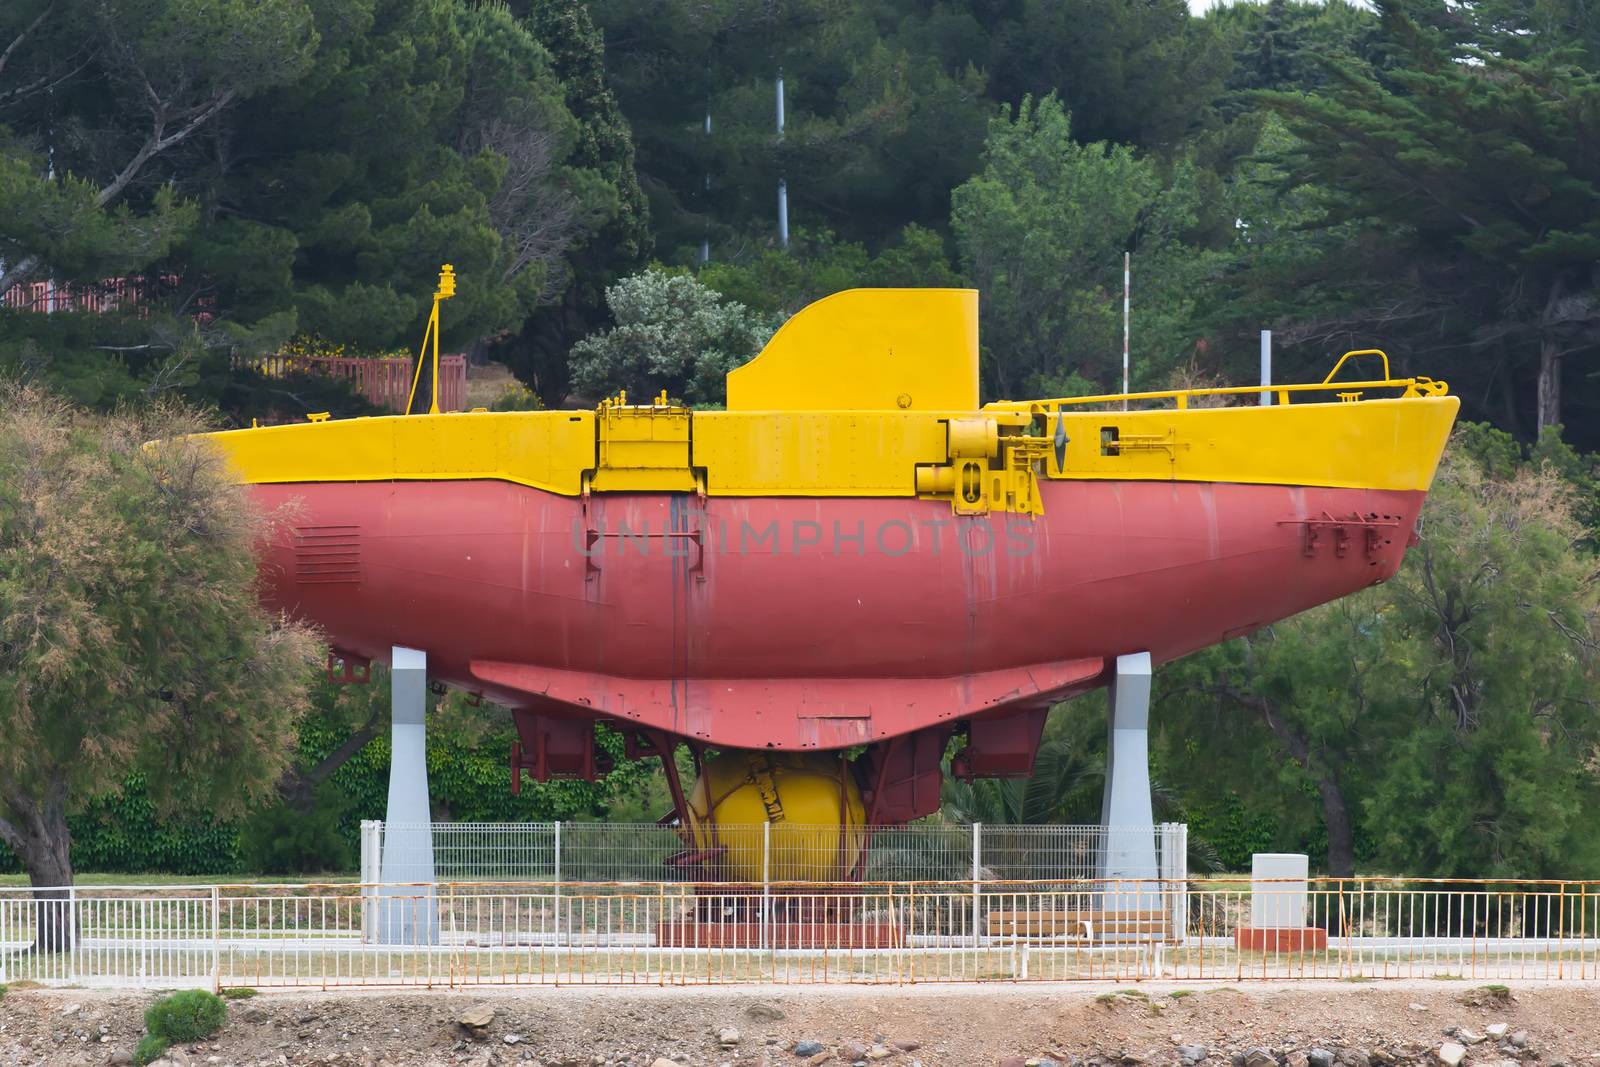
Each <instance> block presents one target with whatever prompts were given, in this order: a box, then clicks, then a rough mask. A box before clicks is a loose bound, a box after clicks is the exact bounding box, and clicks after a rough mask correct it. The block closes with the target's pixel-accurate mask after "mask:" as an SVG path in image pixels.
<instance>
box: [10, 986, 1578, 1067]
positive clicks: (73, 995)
mask: <svg viewBox="0 0 1600 1067" xmlns="http://www.w3.org/2000/svg"><path fill="white" fill-rule="evenodd" d="M157 995H158V994H157V993H155V992H149V993H133V992H94V991H86V990H81V989H73V990H45V989H15V988H13V989H12V990H10V991H9V992H8V993H7V994H6V995H5V997H4V999H3V1000H0V1065H6V1067H10V1065H29V1067H33V1065H51V1067H53V1065H58V1064H59V1065H66V1064H72V1065H78V1064H85V1065H99V1064H117V1063H125V1062H127V1058H126V1057H127V1054H128V1053H129V1052H130V1051H131V1050H132V1048H133V1046H134V1044H135V1042H136V1041H137V1040H138V1038H139V1036H140V1035H141V1033H142V1031H143V1023H142V1014H143V1011H144V1009H145V1007H146V1006H147V1005H148V1004H149V1003H150V1002H151V1001H153V1000H154V999H156V997H157ZM484 1008H489V1009H493V1013H494V1017H493V1020H492V1021H491V1022H489V1024H488V1026H487V1027H485V1028H484V1029H482V1030H481V1031H477V1032H473V1031H469V1030H467V1029H465V1028H464V1027H463V1026H462V1025H461V1023H460V1020H461V1019H462V1017H463V1016H464V1015H469V1014H470V1013H471V1012H472V1011H473V1010H474V1009H484ZM1497 1023H1504V1024H1505V1029H1504V1031H1503V1033H1502V1032H1500V1031H1499V1028H1498V1027H1495V1026H1494V1024H1497ZM727 1029H732V1030H736V1031H737V1033H736V1034H730V1033H726V1032H723V1031H725V1030H727ZM1490 1034H1499V1036H1489V1035H1490ZM1448 1041H1455V1042H1457V1043H1459V1044H1460V1045H1462V1046H1464V1047H1465V1058H1464V1060H1463V1061H1462V1062H1463V1063H1464V1064H1465V1065H1466V1067H1554V1065H1557V1064H1564V1065H1566V1067H1600V985H1578V984H1570V985H1565V986H1555V985H1517V986H1513V987H1512V988H1511V989H1510V990H1509V991H1507V990H1505V987H1474V986H1471V985H1470V984H1468V983H1456V982H1432V983H1426V984H1423V983H1410V982H1406V983H1399V982H1395V983H1376V982H1374V983H1366V984H1344V983H1331V982H1330V983H1324V984H1316V985H1312V984H1301V985H1287V984H1278V985H1271V986H1268V985H1264V984H1263V985H1255V986H1251V985H1243V986H1236V987H1219V986H1198V987H1194V988H1191V989H1184V988H1179V987H1174V986H1157V985H1144V986H1139V987H1130V986H1120V987H1117V986H1108V987H1093V986H1082V985H1073V986H1030V987H1018V986H986V987H964V988H943V989H941V988H934V987H925V986H919V987H911V988H846V987H831V988H800V989H793V988H790V989H754V988H739V989H655V988H650V989H608V988H596V989H589V988H560V989H533V990H516V989H497V990H496V989H490V990H482V991H478V992H474V993H446V992H439V991H433V992H429V991H425V990H418V991H412V992H406V993H382V992H338V993H319V992H295V993H266V994H262V995H259V996H256V997H252V998H250V999H245V1000H235V1001H233V1002H231V1004H230V1006H229V1018H228V1022H227V1024H226V1025H225V1026H224V1027H223V1029H222V1030H221V1031H220V1032H219V1033H218V1034H216V1035H215V1037H214V1038H213V1039H212V1040H211V1041H209V1042H205V1043H201V1044H196V1045H190V1046H185V1047H183V1048H179V1049H175V1050H174V1051H173V1052H172V1053H169V1056H170V1057H171V1062H172V1063H173V1064H176V1065H179V1067H182V1065H185V1064H187V1065H191V1067H199V1065H201V1064H233V1065H237V1067H246V1065H262V1067H266V1065H272V1064H338V1065H356V1064H359V1065H365V1067H378V1065H392V1067H399V1065H413V1064H414V1065H432V1064H439V1065H454V1064H470V1065H473V1067H490V1065H495V1064H506V1065H510V1064H534V1063H537V1064H541V1065H544V1067H554V1065H561V1067H599V1065H611V1067H622V1065H627V1067H651V1065H652V1064H655V1063H656V1061H657V1060H658V1059H667V1060H670V1061H672V1063H674V1064H683V1065H692V1067H720V1065H724V1064H727V1065H730V1067H740V1065H746V1067H759V1065H763V1064H765V1065H768V1067H780V1065H791V1064H793V1065H797V1067H798V1065H800V1064H821V1063H827V1064H830V1065H838V1064H850V1063H866V1064H869V1065H873V1064H877V1063H883V1064H884V1067H942V1065H966V1064H975V1065H988V1067H1024V1064H1029V1065H1034V1067H1047V1065H1048V1064H1049V1063H1050V1062H1054V1063H1055V1064H1057V1065H1063V1067H1070V1065H1077V1067H1192V1065H1198V1067H1394V1065H1401V1067H1404V1065H1417V1067H1439V1065H1440V1064H1441V1063H1448V1057H1449V1055H1450V1053H1451V1052H1452V1051H1453V1050H1451V1049H1448V1048H1445V1049H1444V1051H1445V1054H1446V1058H1445V1059H1443V1060H1441V1058H1440V1056H1439V1052H1440V1050H1441V1048H1443V1047H1444V1043H1445V1042H1448ZM806 1042H816V1043H818V1044H820V1045H821V1046H822V1052H821V1053H818V1052H816V1051H815V1050H814V1048H813V1047H812V1046H811V1045H809V1044H804V1043H806ZM658 1067H665V1065H658Z"/></svg>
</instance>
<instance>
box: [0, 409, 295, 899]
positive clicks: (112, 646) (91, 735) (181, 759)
mask: <svg viewBox="0 0 1600 1067" xmlns="http://www.w3.org/2000/svg"><path fill="white" fill-rule="evenodd" d="M0 410H4V411H5V419H4V420H3V421H0V730H3V732H4V738H5V744H3V745H0V840H3V841H4V842H5V843H6V844H7V845H8V846H9V847H10V848H11V849H12V850H13V851H14V852H15V853H16V854H17V856H18V858H19V859H20V860H21V861H22V863H23V865H24V867H26V869H27V871H28V873H29V875H30V877H31V878H32V879H33V882H34V884H35V885H45V886H62V885H68V884H70V883H71V880H72V865H71V861H70V857H69V853H68V833H67V816H68V813H69V812H71V811H73V810H81V809H82V807H83V806H84V804H86V803H87V802H88V800H89V798H91V797H92V796H94V795H96V794H97V793H104V792H106V791H107V790H109V789H110V788H112V787H114V786H116V785H119V784H121V783H122V782H123V780H124V779H125V777H126V776H127V775H128V774H129V773H131V772H134V771H140V772H143V773H144V780H143V781H144V787H145V789H146V791H147V793H148V795H149V796H150V797H151V798H152V799H154V800H156V801H157V802H159V803H160V804H162V805H163V806H164V807H166V808H168V809H169V810H171V809H176V808H178V807H179V806H194V805H199V806H203V807H205V808H207V809H209V810H210V811H212V812H215V813H216V814H218V815H222V816H226V815H228V814H239V813H242V812H243V811H245V810H247V809H248V808H249V807H250V806H251V805H252V804H253V803H258V802H260V801H261V800H262V799H264V798H265V797H266V796H268V795H270V793H271V791H272V789H273V787H274V785H275V783H276V782H277V781H278V779H279V777H280V776H281V775H282V773H283V771H284V769H285V766H286V763H287V756H288V750H287V746H286V744H285V741H286V739H287V738H288V736H290V734H291V732H292V730H293V728H294V724H295V722H296V720H297V719H298V718H299V716H300V714H301V713H302V712H303V711H304V710H305V708H306V703H305V692H306V685H307V680H308V672H309V670H310V668H311V667H312V666H313V665H314V664H315V663H316V658H317V652H318V646H317V642H316V639H315V637H314V635H313V634H312V633H311V632H310V631H309V630H308V629H307V628H306V627H304V626H303V625H302V624H300V623H296V622H292V621H289V620H287V619H283V618H280V617H277V616H274V615H270V614H268V613H267V612H265V611H264V610H263V609H262V608H261V607H260V606H259V604H258V603H257V599H256V581H255V579H256V562H255V554H254V552H253V547H254V544H255V542H256V540H257V538H259V537H260V536H261V535H262V533H263V531H264V526H265V523H266V522H267V521H269V517H267V516H263V515H260V514H259V513H258V512H257V511H256V510H255V509H253V508H251V507H250V506H249V504H248V501H247V500H246V497H245V490H244V488H243V487H242V486H239V485H237V484H235V483H234V481H233V479H232V478H231V477H230V476H229V474H228V472H227V471H226V470H225V469H224V467H223V463H222V459H221V457H220V456H219V455H217V454H216V453H215V452H214V451H213V450H210V449H207V448H205V447H204V446H203V445H201V444H200V443H198V442H196V441H194V440H193V439H186V438H185V437H183V436H181V435H183V434H184V433H186V432H189V431H192V430H193V429H195V428H196V427H195V424H194V422H193V420H192V419H188V418H185V417H184V416H183V415H182V413H181V412H176V411H168V410H166V409H163V408H160V407H152V408H150V409H148V410H147V411H146V412H145V414H144V415H143V416H141V417H133V416H129V415H119V416H116V417H106V416H96V415H88V414H82V413H77V412H74V411H73V410H72V409H70V408H68V407H67V405H65V404H64V403H62V402H60V401H58V400H55V399H53V398H50V397H48V396H46V395H44V394H41V393H40V392H38V391H37V390H33V389H30V388H27V387H18V386H14V385H4V386H0ZM157 439H160V440H159V443H150V444H145V443H144V442H155V441H156V440H157Z"/></svg>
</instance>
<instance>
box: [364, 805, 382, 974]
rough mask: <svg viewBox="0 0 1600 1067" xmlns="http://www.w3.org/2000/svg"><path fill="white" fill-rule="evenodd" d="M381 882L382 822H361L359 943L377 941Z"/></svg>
mask: <svg viewBox="0 0 1600 1067" xmlns="http://www.w3.org/2000/svg"><path fill="white" fill-rule="evenodd" d="M381 881H383V822H382V821H381V820H379V819H362V820H361V941H362V943H363V944H366V943H369V942H372V941H375V940H377V936H378V927H377V923H378V909H377V906H376V898H377V894H378V885H377V884H378V883H379V882H381Z"/></svg>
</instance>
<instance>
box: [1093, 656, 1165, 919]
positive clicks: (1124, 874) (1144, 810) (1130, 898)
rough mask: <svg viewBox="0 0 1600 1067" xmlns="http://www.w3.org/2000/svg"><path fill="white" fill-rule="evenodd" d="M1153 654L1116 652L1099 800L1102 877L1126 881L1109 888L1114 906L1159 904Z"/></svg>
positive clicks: (1109, 906) (1152, 906)
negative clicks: (1152, 768)
mask: <svg viewBox="0 0 1600 1067" xmlns="http://www.w3.org/2000/svg"><path fill="white" fill-rule="evenodd" d="M1150 681H1151V666H1150V653H1148V652H1135V653H1132V654H1131V655H1127V656H1118V657H1117V667H1116V674H1115V675H1114V676H1113V678H1112V681H1111V691H1110V693H1109V694H1108V699H1107V704H1108V720H1109V721H1108V724H1107V725H1108V734H1107V738H1106V782H1105V792H1104V793H1102V794H1101V799H1100V827H1101V832H1102V834H1103V835H1104V843H1103V844H1102V847H1101V851H1100V872H1099V873H1100V878H1101V879H1102V880H1106V881H1114V880H1121V881H1122V882H1123V884H1122V885H1121V886H1119V887H1116V888H1115V890H1113V888H1112V887H1107V892H1106V896H1107V899H1106V901H1105V907H1106V908H1107V909H1108V910H1113V911H1154V910H1158V909H1159V908H1160V890H1159V883H1158V882H1155V881H1151V882H1149V883H1143V882H1139V883H1131V884H1130V883H1129V882H1128V880H1131V879H1157V878H1159V877H1160V866H1159V864H1158V860H1157V856H1156V833H1155V814H1154V811H1153V809H1152V807H1151V804H1150Z"/></svg>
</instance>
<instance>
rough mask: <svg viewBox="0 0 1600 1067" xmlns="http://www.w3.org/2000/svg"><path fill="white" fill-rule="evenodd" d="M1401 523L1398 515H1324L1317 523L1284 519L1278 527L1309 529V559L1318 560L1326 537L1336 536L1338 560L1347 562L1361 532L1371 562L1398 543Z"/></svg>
mask: <svg viewBox="0 0 1600 1067" xmlns="http://www.w3.org/2000/svg"><path fill="white" fill-rule="evenodd" d="M1400 522H1401V520H1400V517H1399V516H1398V515H1380V514H1378V513H1377V512H1373V513H1371V514H1368V515H1351V516H1350V517H1349V518H1335V517H1334V516H1332V515H1329V514H1328V513H1327V512H1326V511H1324V512H1323V513H1322V514H1321V516H1319V517H1318V518H1315V519H1281V520H1279V522H1278V525H1279V526H1303V527H1305V540H1304V542H1303V547H1302V551H1304V553H1305V555H1306V556H1307V557H1312V556H1315V555H1316V554H1317V553H1318V551H1320V550H1321V548H1322V543H1323V539H1322V535H1323V534H1325V533H1326V534H1329V535H1331V536H1332V539H1333V554H1334V556H1335V557H1336V558H1338V559H1343V558H1344V557H1345V556H1347V555H1349V553H1350V542H1351V540H1352V539H1353V538H1354V536H1355V535H1356V533H1357V532H1358V531H1359V532H1360V533H1361V535H1362V544H1363V548H1364V551H1365V552H1366V555H1367V558H1368V559H1372V558H1373V557H1374V556H1376V555H1377V554H1378V552H1379V550H1380V549H1382V548H1384V547H1386V546H1387V545H1389V544H1390V543H1391V542H1392V541H1393V540H1394V531H1395V530H1398V529H1399V527H1400Z"/></svg>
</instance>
